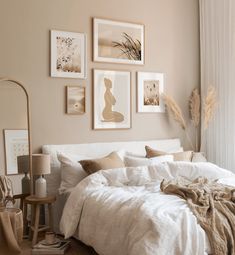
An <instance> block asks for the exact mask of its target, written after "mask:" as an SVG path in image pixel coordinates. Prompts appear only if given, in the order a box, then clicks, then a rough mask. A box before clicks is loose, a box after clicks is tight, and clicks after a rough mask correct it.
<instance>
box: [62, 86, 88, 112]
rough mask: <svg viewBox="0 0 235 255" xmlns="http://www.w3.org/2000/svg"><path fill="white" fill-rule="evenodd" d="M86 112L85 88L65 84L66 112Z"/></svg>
mask: <svg viewBox="0 0 235 255" xmlns="http://www.w3.org/2000/svg"><path fill="white" fill-rule="evenodd" d="M85 112H86V88H85V87H83V86H70V85H68V86H66V114H70V115H81V114H84V113H85Z"/></svg>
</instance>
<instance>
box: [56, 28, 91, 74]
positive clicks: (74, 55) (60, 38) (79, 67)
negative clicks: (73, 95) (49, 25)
mask: <svg viewBox="0 0 235 255" xmlns="http://www.w3.org/2000/svg"><path fill="white" fill-rule="evenodd" d="M86 57H87V56H86V35H85V34H81V33H72V32H63V31H55V30H52V31H51V76H52V77H63V78H81V79H85V78H86Z"/></svg>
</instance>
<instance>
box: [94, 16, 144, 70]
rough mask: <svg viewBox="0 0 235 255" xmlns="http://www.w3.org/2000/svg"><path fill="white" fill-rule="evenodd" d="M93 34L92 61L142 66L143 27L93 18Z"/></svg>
mask: <svg viewBox="0 0 235 255" xmlns="http://www.w3.org/2000/svg"><path fill="white" fill-rule="evenodd" d="M93 33H94V34H93V47H94V49H93V54H94V56H93V58H94V61H98V62H111V63H123V64H137V65H143V64H144V25H140V24H134V23H127V22H119V21H113V20H106V19H98V18H94V19H93Z"/></svg>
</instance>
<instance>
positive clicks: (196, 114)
mask: <svg viewBox="0 0 235 255" xmlns="http://www.w3.org/2000/svg"><path fill="white" fill-rule="evenodd" d="M200 105H201V99H200V95H199V92H198V89H194V90H193V92H192V95H191V97H190V99H189V109H190V116H191V120H192V122H193V125H194V127H198V126H199V123H200Z"/></svg>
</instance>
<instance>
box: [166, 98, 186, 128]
mask: <svg viewBox="0 0 235 255" xmlns="http://www.w3.org/2000/svg"><path fill="white" fill-rule="evenodd" d="M162 98H163V100H164V101H165V104H166V107H167V109H168V111H169V112H170V113H171V114H172V115H173V117H174V119H175V121H177V122H178V123H179V124H180V126H181V128H182V129H183V130H185V129H186V124H185V120H184V117H183V114H182V111H181V109H180V107H179V106H178V105H177V103H176V102H175V100H174V99H173V98H172V97H170V96H167V95H166V94H162Z"/></svg>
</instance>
